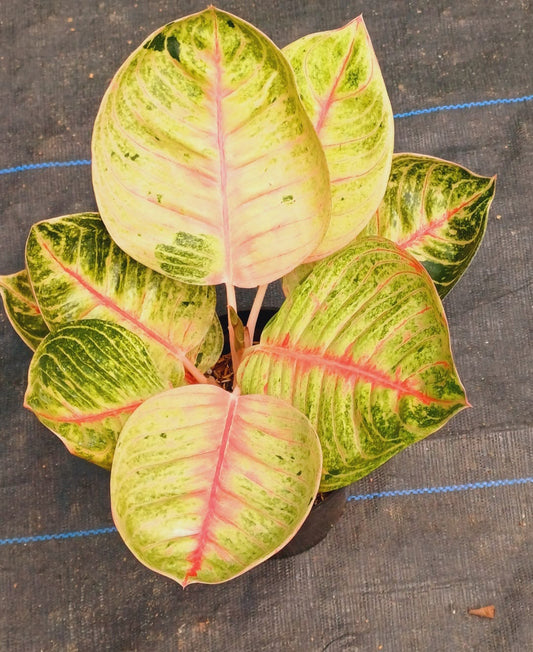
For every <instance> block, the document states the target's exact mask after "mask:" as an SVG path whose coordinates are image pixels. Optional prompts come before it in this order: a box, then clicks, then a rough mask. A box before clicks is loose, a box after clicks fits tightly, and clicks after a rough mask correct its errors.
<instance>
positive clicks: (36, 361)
mask: <svg viewBox="0 0 533 652" xmlns="http://www.w3.org/2000/svg"><path fill="white" fill-rule="evenodd" d="M170 386H171V383H170V381H169V379H168V378H165V377H164V375H163V374H162V370H161V368H159V367H156V366H155V365H154V362H153V360H152V359H151V357H150V355H149V353H148V351H147V350H146V347H145V346H144V344H143V341H142V340H141V338H139V337H137V335H135V334H134V333H132V332H131V331H129V330H128V329H126V328H123V327H122V326H119V325H117V324H112V323H110V322H105V321H102V320H100V319H88V320H84V321H80V322H75V323H72V324H67V325H65V326H62V327H61V328H59V329H57V330H56V331H55V332H53V333H50V334H49V335H47V336H46V337H45V338H44V340H43V341H42V342H41V343H40V344H39V346H38V347H37V350H36V351H35V355H34V356H33V360H32V362H31V364H30V371H29V376H28V388H27V390H26V395H25V400H24V404H25V406H26V407H28V408H30V409H31V410H32V411H33V412H34V413H35V414H36V416H37V417H38V419H39V420H40V421H41V422H42V423H43V424H44V425H45V426H47V427H48V428H50V430H52V431H53V432H54V433H55V434H56V435H57V436H58V437H59V438H60V439H61V440H62V441H63V443H64V444H65V446H66V447H67V448H68V450H69V451H70V452H71V453H73V454H74V455H77V456H79V457H83V458H85V459H87V460H89V461H90V462H94V463H95V464H98V465H99V466H103V467H105V468H109V467H110V466H111V461H112V459H113V453H114V449H115V443H116V440H117V437H118V435H119V433H120V431H121V429H122V427H123V425H124V423H125V422H126V420H127V418H128V417H129V416H130V414H131V413H132V412H133V411H134V410H135V408H136V407H138V406H139V405H140V404H141V403H142V402H143V401H144V400H145V399H147V398H148V397H149V396H153V395H154V394H157V393H159V392H161V391H163V390H164V389H168V388H169V387H170Z"/></svg>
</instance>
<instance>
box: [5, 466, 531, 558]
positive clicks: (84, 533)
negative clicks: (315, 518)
mask: <svg viewBox="0 0 533 652" xmlns="http://www.w3.org/2000/svg"><path fill="white" fill-rule="evenodd" d="M529 483H533V477H532V478H513V479H510V480H487V481H484V482H469V483H467V484H455V485H447V486H443V487H420V488H419V489H397V490H394V491H378V492H376V493H372V494H355V495H353V496H348V498H347V499H346V500H347V501H351V500H370V499H372V498H386V497H396V496H412V495H421V494H440V493H448V492H451V491H468V490H471V489H487V488H490V487H509V486H512V485H520V484H529ZM116 531H117V529H116V528H115V527H103V528H99V529H97V530H78V531H75V532H59V533H57V534H38V535H36V536H31V537H13V538H11V539H0V546H7V545H10V544H16V543H36V542H39V541H53V540H58V539H74V538H77V537H90V536H97V535H100V534H112V533H114V532H116Z"/></svg>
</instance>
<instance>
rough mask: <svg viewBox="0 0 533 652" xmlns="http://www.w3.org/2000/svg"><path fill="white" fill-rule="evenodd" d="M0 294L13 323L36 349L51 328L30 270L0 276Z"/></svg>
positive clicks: (23, 338) (17, 330)
mask: <svg viewBox="0 0 533 652" xmlns="http://www.w3.org/2000/svg"><path fill="white" fill-rule="evenodd" d="M0 294H1V295H2V300H3V302H4V308H5V311H6V315H7V316H8V318H9V321H10V322H11V325H12V326H13V328H14V329H15V331H16V332H17V333H18V335H20V337H21V338H22V340H23V341H24V342H25V343H26V344H27V345H28V346H29V347H30V349H33V350H35V349H36V348H37V346H38V345H39V342H40V341H41V340H42V339H43V338H44V337H46V335H47V334H48V333H49V330H48V326H47V325H46V323H45V321H44V319H43V317H42V315H41V311H40V310H39V306H38V305H37V301H36V299H35V297H34V295H33V290H32V287H31V285H30V282H29V278H28V272H27V271H26V270H25V269H24V270H22V271H21V272H17V273H16V274H11V275H9V276H0Z"/></svg>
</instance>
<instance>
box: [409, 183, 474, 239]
mask: <svg viewBox="0 0 533 652" xmlns="http://www.w3.org/2000/svg"><path fill="white" fill-rule="evenodd" d="M426 183H427V181H426ZM482 193H483V190H480V191H479V192H478V193H476V194H475V195H473V196H472V197H469V198H468V199H466V200H465V201H464V202H463V203H462V204H460V205H459V206H456V207H455V208H453V209H452V210H451V211H446V212H445V213H444V215H443V216H442V217H440V218H439V219H438V220H434V221H433V222H429V223H428V224H425V225H424V226H422V227H420V228H419V229H417V230H416V231H415V232H414V233H413V234H411V235H410V236H409V237H408V238H405V240H401V241H400V242H397V243H396V244H397V245H398V247H400V249H407V248H408V247H411V246H413V245H414V244H416V243H418V241H420V242H421V241H422V240H423V239H424V238H425V237H427V236H431V235H433V236H435V235H436V233H437V231H438V230H439V229H440V228H442V227H443V226H444V225H445V224H446V223H447V222H449V221H450V220H451V218H452V217H453V216H454V215H456V214H457V213H458V212H459V211H462V210H463V208H466V207H467V206H468V205H469V204H472V203H473V202H475V201H476V200H477V199H479V197H480V196H481V194H482ZM424 195H425V187H424V192H423V196H424Z"/></svg>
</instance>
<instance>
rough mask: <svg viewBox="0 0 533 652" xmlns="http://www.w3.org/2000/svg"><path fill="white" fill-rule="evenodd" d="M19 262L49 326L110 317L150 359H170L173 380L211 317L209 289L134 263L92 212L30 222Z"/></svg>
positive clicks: (163, 361)
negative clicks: (137, 339) (134, 336)
mask: <svg viewBox="0 0 533 652" xmlns="http://www.w3.org/2000/svg"><path fill="white" fill-rule="evenodd" d="M26 264H27V268H28V271H29V274H30V279H31V282H32V285H33V290H34V293H35V296H36V298H37V301H38V304H39V307H40V309H41V312H42V315H43V317H44V319H45V321H46V323H47V324H48V326H49V327H50V329H51V330H54V329H56V328H57V327H58V326H60V325H62V324H65V323H67V322H70V321H75V320H78V319H87V318H91V319H104V320H108V321H113V322H115V323H118V324H121V325H122V326H124V327H126V328H128V329H130V330H131V331H132V332H134V333H136V334H137V335H138V336H139V337H141V338H142V339H143V341H144V342H145V345H146V346H147V347H148V348H149V351H150V354H151V355H152V356H153V358H154V361H155V362H156V364H161V365H163V366H165V367H166V366H168V365H169V364H171V363H173V364H174V365H175V367H176V374H177V376H178V377H180V378H182V376H183V374H182V364H183V362H184V360H185V358H186V356H187V354H188V353H189V352H191V355H192V351H193V349H194V353H196V350H197V348H198V347H199V346H200V344H201V343H202V342H203V340H204V338H205V337H206V334H207V332H208V329H209V328H210V327H211V324H212V322H213V319H214V311H215V304H216V296H215V290H214V288H209V287H199V286H194V285H186V284H184V283H180V282H179V281H175V280H174V279H170V278H168V277H167V276H164V275H163V274H158V273H157V272H154V271H153V270H151V269H149V268H148V267H145V266H144V265H141V264H140V263H138V262H136V261H135V260H133V259H132V258H131V257H130V256H128V255H127V254H125V253H124V252H123V251H122V250H121V249H119V248H118V247H117V245H116V244H115V243H114V242H113V241H112V240H111V238H110V237H109V234H108V233H107V231H106V229H105V228H104V225H103V223H102V220H101V219H100V217H99V216H98V215H97V214H96V213H82V214H79V215H67V216H64V217H58V218H54V219H52V220H45V221H43V222H39V223H37V224H34V225H33V227H32V228H31V231H30V235H29V237H28V242H27V245H26ZM193 360H194V356H193Z"/></svg>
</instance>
